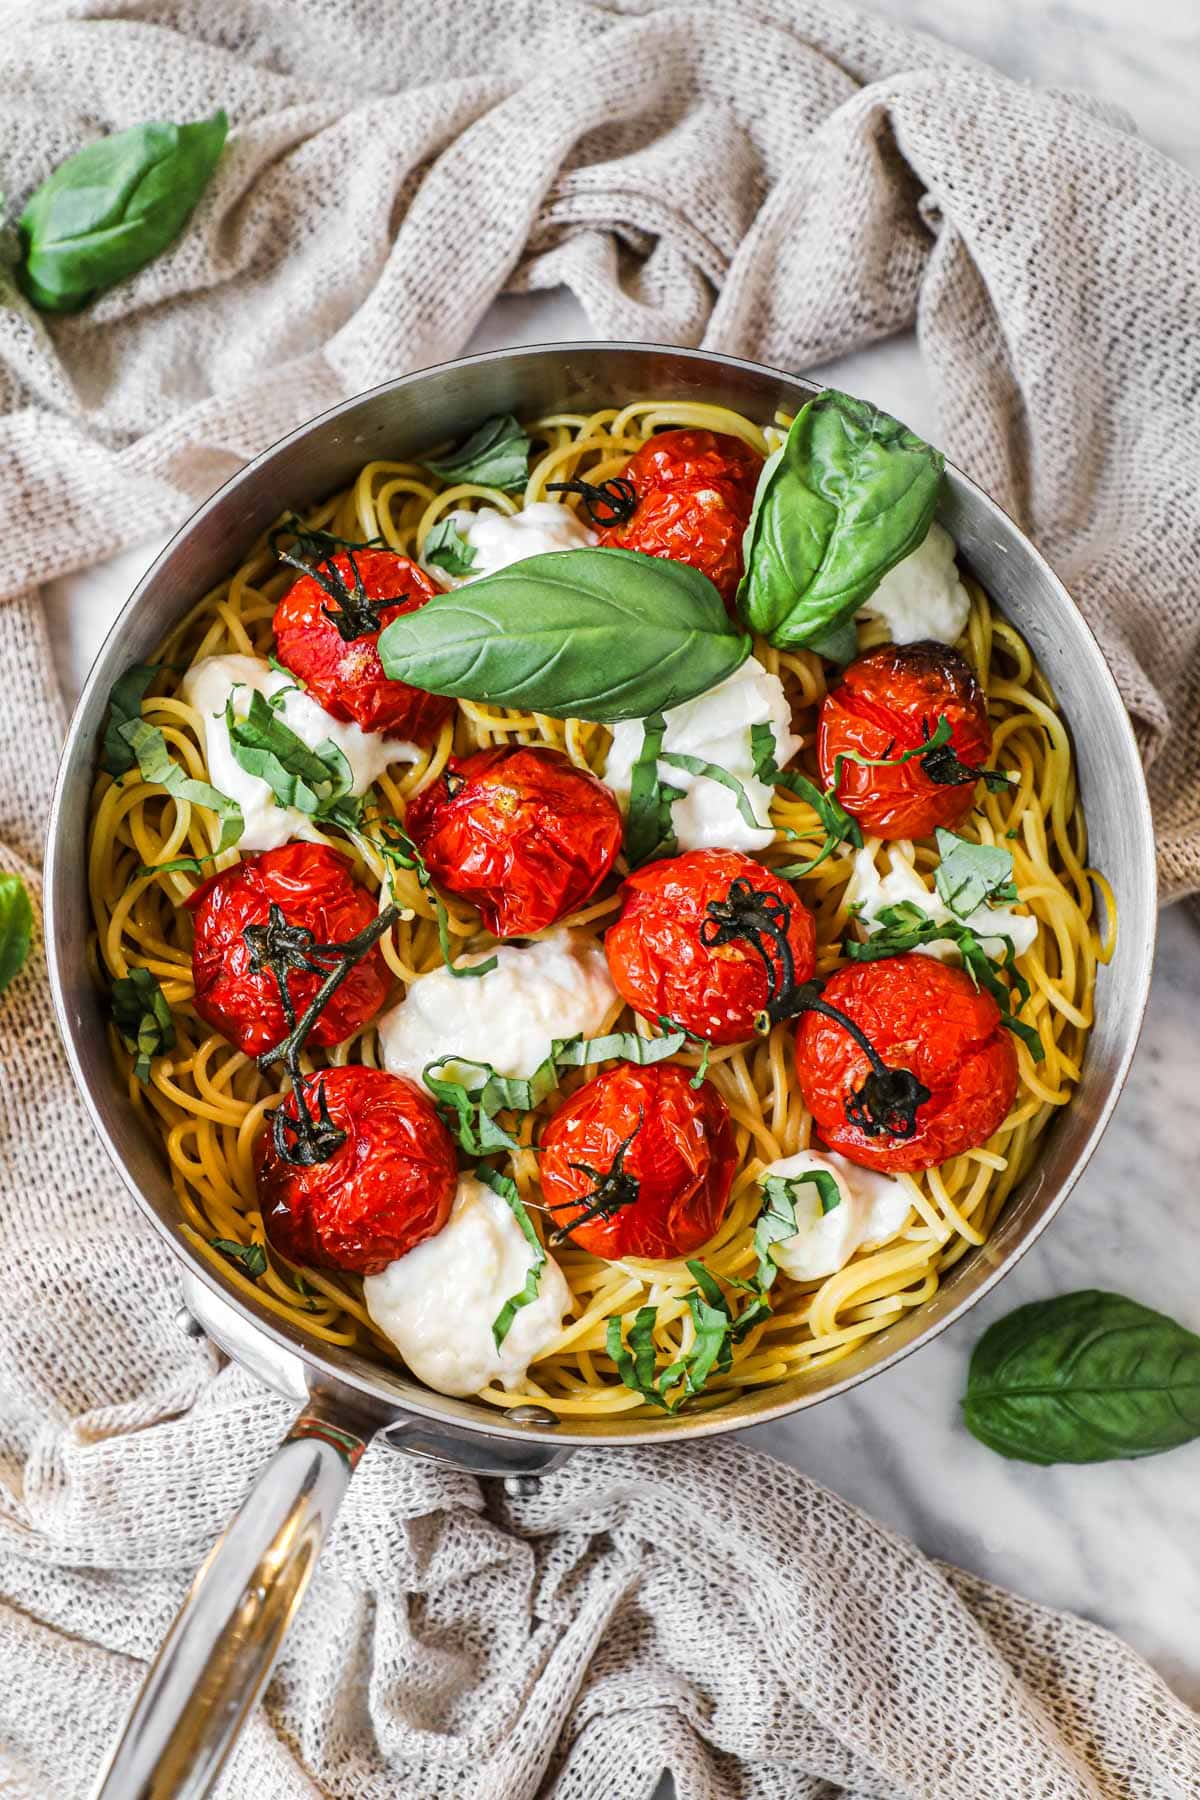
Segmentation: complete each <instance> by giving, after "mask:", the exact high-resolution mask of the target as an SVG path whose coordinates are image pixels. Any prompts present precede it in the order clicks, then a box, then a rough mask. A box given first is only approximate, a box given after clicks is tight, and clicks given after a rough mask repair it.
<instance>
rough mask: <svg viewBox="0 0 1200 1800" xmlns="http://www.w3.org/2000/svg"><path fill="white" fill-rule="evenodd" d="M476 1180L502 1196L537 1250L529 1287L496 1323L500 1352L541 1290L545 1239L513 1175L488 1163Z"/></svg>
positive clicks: (494, 1332)
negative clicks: (505, 1173)
mask: <svg viewBox="0 0 1200 1800" xmlns="http://www.w3.org/2000/svg"><path fill="white" fill-rule="evenodd" d="M475 1175H476V1179H477V1180H479V1181H482V1182H486V1184H487V1186H488V1187H490V1188H491V1190H492V1192H493V1194H499V1196H500V1198H501V1199H502V1200H503V1201H504V1203H505V1205H506V1206H507V1207H508V1210H509V1211H510V1212H511V1214H512V1216H513V1218H514V1219H515V1220H516V1221H517V1224H518V1225H519V1226H520V1227H521V1236H522V1237H523V1238H524V1239H525V1242H526V1243H527V1244H528V1245H529V1248H530V1249H531V1250H532V1251H533V1257H534V1260H533V1262H532V1263H531V1264H530V1267H529V1273H528V1275H526V1277H525V1286H524V1287H523V1288H522V1289H521V1291H520V1293H519V1294H513V1296H512V1297H511V1299H509V1300H506V1301H505V1302H504V1305H503V1306H502V1307H501V1308H500V1311H499V1312H498V1313H497V1314H496V1317H495V1318H494V1319H493V1320H492V1338H493V1340H494V1342H495V1345H496V1348H497V1350H499V1348H500V1346H501V1344H502V1343H503V1342H504V1340H505V1338H506V1337H507V1336H508V1334H509V1331H510V1329H511V1327H512V1322H513V1320H514V1319H515V1318H516V1316H517V1314H518V1313H519V1312H520V1310H521V1308H522V1307H523V1306H528V1305H529V1303H530V1301H531V1300H536V1299H537V1296H538V1287H539V1284H540V1283H541V1279H542V1270H543V1269H544V1268H545V1266H546V1252H545V1251H544V1250H543V1248H542V1240H541V1239H540V1238H539V1237H538V1234H537V1232H536V1231H535V1230H534V1228H533V1221H532V1220H531V1219H530V1217H529V1214H528V1213H527V1212H526V1210H525V1203H524V1201H523V1200H522V1199H521V1196H520V1194H519V1193H518V1191H517V1184H516V1182H515V1181H514V1180H513V1179H512V1177H511V1176H510V1175H502V1174H501V1173H500V1172H499V1170H498V1169H491V1168H489V1167H488V1165H487V1164H486V1163H480V1164H479V1165H478V1167H477V1168H476V1170H475Z"/></svg>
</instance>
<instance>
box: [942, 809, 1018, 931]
mask: <svg viewBox="0 0 1200 1800" xmlns="http://www.w3.org/2000/svg"><path fill="white" fill-rule="evenodd" d="M937 847H938V853H939V855H940V856H941V861H940V862H939V864H938V866H937V868H936V869H935V871H934V876H933V883H934V886H935V887H936V888H937V891H938V894H939V895H940V896H941V899H942V901H943V902H944V904H945V905H946V906H948V907H949V908H950V911H951V912H952V913H956V914H957V915H958V917H959V918H960V919H965V918H968V917H969V916H970V914H971V913H973V912H978V910H979V908H980V907H981V906H994V905H995V904H996V902H997V901H998V900H1019V899H1020V895H1019V894H1018V893H1017V889H1016V885H1015V883H1014V881H1013V859H1012V851H1011V850H1006V849H1005V848H1004V847H1003V845H1001V844H973V843H971V841H970V839H969V838H963V837H958V836H957V835H956V833H955V832H953V831H946V830H944V829H943V827H942V826H940V825H939V826H938V828H937ZM985 935H986V934H985Z"/></svg>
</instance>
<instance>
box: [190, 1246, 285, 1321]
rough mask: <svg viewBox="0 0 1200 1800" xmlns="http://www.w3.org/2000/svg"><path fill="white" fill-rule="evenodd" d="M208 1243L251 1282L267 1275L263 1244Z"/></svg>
mask: <svg viewBox="0 0 1200 1800" xmlns="http://www.w3.org/2000/svg"><path fill="white" fill-rule="evenodd" d="M208 1241H209V1243H210V1244H211V1245H212V1248H213V1249H214V1250H219V1251H220V1252H221V1255H222V1256H223V1257H225V1259H226V1260H227V1261H228V1262H231V1263H233V1264H235V1265H236V1266H237V1267H239V1268H240V1269H241V1271H242V1273H243V1274H244V1275H248V1276H249V1278H250V1280H251V1281H257V1280H258V1278H259V1276H260V1275H265V1274H266V1272H267V1256H266V1252H265V1250H264V1249H263V1247H262V1245H261V1244H238V1243H235V1241H234V1240H233V1238H209V1240H208ZM309 1310H310V1311H311V1308H310V1309H309Z"/></svg>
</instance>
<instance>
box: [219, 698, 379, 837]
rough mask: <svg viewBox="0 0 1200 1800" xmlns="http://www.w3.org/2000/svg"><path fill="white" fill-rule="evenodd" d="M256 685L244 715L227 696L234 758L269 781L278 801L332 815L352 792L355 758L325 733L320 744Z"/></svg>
mask: <svg viewBox="0 0 1200 1800" xmlns="http://www.w3.org/2000/svg"><path fill="white" fill-rule="evenodd" d="M278 698H280V696H278V695H276V696H273V697H272V699H270V700H268V699H266V698H265V697H264V696H263V695H262V694H260V693H259V692H258V691H257V689H255V690H254V691H253V692H252V693H251V695H250V709H249V711H248V712H247V714H246V717H245V718H244V719H239V718H238V716H237V714H236V713H235V712H234V710H233V696H232V695H230V697H229V699H228V700H227V701H226V702H225V728H226V730H227V731H228V733H229V745H230V748H231V750H232V751H233V757H234V761H235V762H236V763H237V764H238V766H239V767H240V768H242V769H245V771H246V773H247V775H256V776H257V777H258V779H259V780H260V781H265V782H266V784H267V786H268V787H269V788H270V790H271V792H272V793H273V794H274V796H275V800H276V803H277V804H278V805H279V806H292V807H295V809H296V811H297V812H302V813H306V814H307V815H308V816H309V818H314V819H323V818H327V817H328V816H329V814H330V813H331V811H332V810H333V808H334V807H335V805H337V803H338V802H339V801H342V800H343V799H345V798H347V797H350V798H351V799H353V796H350V789H351V787H352V786H353V783H354V775H353V772H352V771H351V768H350V764H349V763H348V762H347V761H346V758H345V757H344V756H343V754H342V752H341V751H340V750H339V749H338V747H337V745H336V744H335V743H334V742H333V740H332V738H326V739H325V741H324V742H323V743H321V744H318V746H317V748H316V749H315V750H313V749H310V747H309V746H308V745H307V744H306V743H305V742H304V739H303V738H302V737H298V736H297V734H296V733H295V732H294V731H293V730H292V728H291V726H290V725H288V724H286V723H285V721H284V720H283V719H281V718H280V717H279V714H278V711H277V709H276V706H275V701H276V700H277V699H278Z"/></svg>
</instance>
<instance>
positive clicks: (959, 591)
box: [858, 523, 971, 644]
mask: <svg viewBox="0 0 1200 1800" xmlns="http://www.w3.org/2000/svg"><path fill="white" fill-rule="evenodd" d="M955 549H956V546H955V542H954V539H953V538H952V537H951V536H950V533H949V532H948V531H944V530H943V529H942V527H941V526H940V525H938V524H936V523H935V524H933V525H931V526H930V527H929V531H928V533H927V534H926V536H925V538H924V540H923V541H922V542H921V543H919V544H918V545H917V547H916V549H915V550H912V551H910V552H909V554H908V555H907V556H906V557H904V558H903V559H902V560H901V561H900V562H898V563H897V564H896V566H895V568H894V569H889V570H888V572H887V574H886V575H885V576H884V578H883V580H882V581H881V582H880V584H879V586H878V587H877V588H876V589H875V592H874V593H873V594H872V595H871V598H870V599H869V600H868V601H867V603H866V605H865V606H864V607H863V608H862V609H861V611H860V612H859V615H858V616H859V618H862V619H882V620H883V621H884V623H885V624H886V626H887V628H888V630H889V631H890V633H891V635H892V642H893V643H896V644H915V643H917V642H918V641H919V640H920V639H922V638H935V639H937V640H938V642H940V643H943V644H954V643H957V641H958V639H959V638H960V637H961V636H962V634H963V632H964V630H965V629H966V624H967V614H968V613H969V612H970V610H971V601H970V597H969V595H968V593H967V590H966V588H965V587H964V586H963V584H962V582H961V581H960V580H959V578H958V565H957V564H956V562H955V560H954V555H955Z"/></svg>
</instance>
